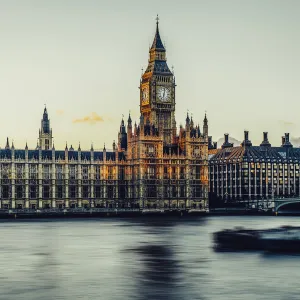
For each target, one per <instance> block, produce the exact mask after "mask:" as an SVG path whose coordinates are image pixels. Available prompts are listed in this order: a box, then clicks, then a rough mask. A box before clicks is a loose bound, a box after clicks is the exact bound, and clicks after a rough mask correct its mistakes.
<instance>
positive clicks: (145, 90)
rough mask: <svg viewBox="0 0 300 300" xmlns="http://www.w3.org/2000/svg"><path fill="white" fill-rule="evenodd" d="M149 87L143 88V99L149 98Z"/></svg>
mask: <svg viewBox="0 0 300 300" xmlns="http://www.w3.org/2000/svg"><path fill="white" fill-rule="evenodd" d="M148 95H149V94H148V89H147V88H145V89H143V91H142V99H143V101H146V100H148Z"/></svg>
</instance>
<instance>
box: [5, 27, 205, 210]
mask: <svg viewBox="0 0 300 300" xmlns="http://www.w3.org/2000/svg"><path fill="white" fill-rule="evenodd" d="M149 54H150V55H149V56H150V58H149V65H148V68H147V69H146V71H145V73H144V74H143V75H142V78H141V81H140V113H141V114H140V120H139V123H138V124H136V123H135V124H134V125H133V124H132V120H131V117H130V115H129V118H128V122H127V126H125V124H124V120H123V119H122V121H121V126H120V131H119V134H118V143H117V144H116V143H115V142H114V143H113V150H112V151H107V150H106V149H105V147H104V149H103V151H94V149H93V147H91V149H90V151H81V149H80V146H79V147H78V149H77V150H76V151H75V150H74V149H73V147H72V146H71V147H70V148H68V147H67V146H66V148H65V150H63V151H57V150H56V149H55V148H54V145H53V143H52V129H50V121H49V118H48V112H47V109H46V108H45V110H44V114H43V119H42V123H41V129H40V131H39V143H38V145H37V147H36V149H35V150H29V149H28V147H27V145H26V147H25V150H17V149H15V148H14V146H13V145H12V146H10V145H9V142H8V140H7V144H6V147H5V149H2V150H0V181H1V185H0V206H1V208H36V209H37V208H55V207H59V208H68V207H74V208H75V207H119V208H121V207H124V208H129V207H130V208H133V207H138V208H152V209H166V208H168V209H177V208H183V209H188V208H193V209H200V210H205V209H207V207H208V122H207V118H206V116H205V119H204V124H203V132H202V133H201V132H200V127H199V126H195V125H194V121H193V119H192V118H190V117H189V115H187V118H186V123H185V127H182V126H180V129H179V133H177V129H176V122H175V87H176V85H175V77H174V74H173V72H171V71H170V70H169V68H168V65H167V62H166V50H165V48H164V45H163V43H162V41H161V38H160V34H159V28H158V22H157V26H156V33H155V38H154V41H153V45H152V47H151V49H150V51H149ZM52 145H53V146H52Z"/></svg>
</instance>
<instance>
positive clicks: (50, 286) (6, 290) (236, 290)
mask: <svg viewBox="0 0 300 300" xmlns="http://www.w3.org/2000/svg"><path fill="white" fill-rule="evenodd" d="M0 224H1V225H0V235H1V244H0V272H1V273H0V287H1V293H0V299H3V300H4V299H5V300H16V299H28V300H29V299H30V300H33V299H39V300H40V299H68V300H71V299H72V300H74V299H105V300H118V299H140V300H146V299H147V300H148V299H187V300H191V299H222V300H223V299H249V300H250V299H251V300H252V299H273V300H274V299H299V297H300V296H299V295H300V285H299V281H300V273H299V266H300V256H297V255H274V254H273V255H270V254H264V253H258V252H257V253H250V252H245V253H228V252H227V253H217V252H215V251H214V250H213V248H212V246H213V241H212V233H213V232H214V231H217V230H221V229H225V228H233V227H235V226H245V227H250V228H272V227H277V226H280V225H295V226H296V225H299V218H298V217H274V216H273V217H258V216H246V217H237V216H234V217H229V216H228V217H217V216H215V217H201V218H194V219H188V220H183V219H177V218H174V219H170V218H168V220H164V219H162V218H159V219H152V218H145V219H141V218H137V219H86V220H83V219H78V220H77V219H68V220H33V221H27V220H22V221H3V222H1V223H0Z"/></svg>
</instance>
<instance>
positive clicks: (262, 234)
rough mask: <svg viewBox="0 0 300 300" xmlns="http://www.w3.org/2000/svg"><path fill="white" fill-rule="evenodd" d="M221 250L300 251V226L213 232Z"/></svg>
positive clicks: (217, 248) (216, 247) (217, 247)
mask: <svg viewBox="0 0 300 300" xmlns="http://www.w3.org/2000/svg"><path fill="white" fill-rule="evenodd" d="M213 239H214V243H215V249H216V250H219V251H268V252H299V253H300V227H291V226H283V227H279V228H274V229H265V230H254V229H244V228H234V229H226V230H222V231H218V232H215V233H214V234H213Z"/></svg>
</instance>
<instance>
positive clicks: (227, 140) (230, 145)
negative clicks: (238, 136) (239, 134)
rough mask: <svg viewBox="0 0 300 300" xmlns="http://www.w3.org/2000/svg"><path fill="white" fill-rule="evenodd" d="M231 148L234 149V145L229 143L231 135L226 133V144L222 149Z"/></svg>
mask: <svg viewBox="0 0 300 300" xmlns="http://www.w3.org/2000/svg"><path fill="white" fill-rule="evenodd" d="M231 147H233V144H232V143H229V134H228V133H225V134H224V143H223V145H222V149H224V148H231Z"/></svg>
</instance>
